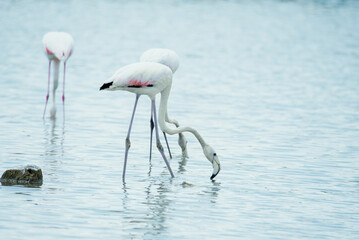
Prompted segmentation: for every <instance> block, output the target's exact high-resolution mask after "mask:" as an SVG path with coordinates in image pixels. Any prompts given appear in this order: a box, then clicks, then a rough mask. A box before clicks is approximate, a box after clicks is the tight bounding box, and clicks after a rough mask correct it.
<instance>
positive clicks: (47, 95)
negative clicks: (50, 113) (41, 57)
mask: <svg viewBox="0 0 359 240" xmlns="http://www.w3.org/2000/svg"><path fill="white" fill-rule="evenodd" d="M50 70H51V60H50V61H49V73H48V77H47V94H46V101H45V109H44V113H43V114H42V118H45V113H46V107H47V102H48V101H49V95H50V94H49V93H50Z"/></svg>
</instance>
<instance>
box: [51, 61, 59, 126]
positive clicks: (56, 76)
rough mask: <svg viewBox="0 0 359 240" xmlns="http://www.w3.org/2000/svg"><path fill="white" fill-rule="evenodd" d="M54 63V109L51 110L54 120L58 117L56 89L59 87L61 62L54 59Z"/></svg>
mask: <svg viewBox="0 0 359 240" xmlns="http://www.w3.org/2000/svg"><path fill="white" fill-rule="evenodd" d="M52 61H53V62H54V63H53V69H54V75H53V76H54V81H53V86H52V108H51V111H50V113H51V118H52V119H54V118H55V116H56V104H55V101H56V89H57V86H58V85H59V69H60V61H59V60H57V59H56V58H54V59H53V60H52Z"/></svg>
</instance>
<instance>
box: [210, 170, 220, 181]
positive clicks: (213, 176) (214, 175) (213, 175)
mask: <svg viewBox="0 0 359 240" xmlns="http://www.w3.org/2000/svg"><path fill="white" fill-rule="evenodd" d="M218 173H219V171H218V172H217V173H216V174H212V176H211V180H213V178H215V177H216V176H217V175H218Z"/></svg>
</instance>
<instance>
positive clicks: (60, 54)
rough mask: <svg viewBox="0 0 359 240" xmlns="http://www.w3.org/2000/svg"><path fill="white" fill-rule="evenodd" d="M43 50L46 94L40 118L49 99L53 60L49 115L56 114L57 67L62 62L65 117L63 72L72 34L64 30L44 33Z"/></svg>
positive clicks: (63, 95) (53, 116) (71, 42)
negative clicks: (52, 63)
mask: <svg viewBox="0 0 359 240" xmlns="http://www.w3.org/2000/svg"><path fill="white" fill-rule="evenodd" d="M42 43H43V48H44V52H45V54H46V56H47V58H48V59H49V72H48V80H47V95H46V102H45V109H44V113H43V116H42V118H44V117H45V113H46V106H47V102H48V100H49V90H50V69H51V62H54V75H53V78H54V82H53V91H52V100H53V101H52V103H53V105H52V108H51V111H50V116H51V118H52V119H54V118H55V116H56V106H55V93H56V89H57V86H58V83H59V68H60V62H61V61H63V62H64V74H63V85H62V87H63V88H62V106H63V111H64V117H65V72H66V61H67V60H68V58H69V57H70V56H71V54H72V50H73V45H74V39H73V38H72V36H71V35H70V34H68V33H65V32H48V33H46V34H45V35H44V37H43V39H42Z"/></svg>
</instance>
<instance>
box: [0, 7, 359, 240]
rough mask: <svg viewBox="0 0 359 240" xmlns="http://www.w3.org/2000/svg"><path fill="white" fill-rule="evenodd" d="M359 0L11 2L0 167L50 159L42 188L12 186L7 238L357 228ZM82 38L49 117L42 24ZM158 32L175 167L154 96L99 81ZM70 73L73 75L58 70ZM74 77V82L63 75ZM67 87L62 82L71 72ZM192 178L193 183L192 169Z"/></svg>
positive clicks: (0, 79)
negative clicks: (182, 129)
mask: <svg viewBox="0 0 359 240" xmlns="http://www.w3.org/2000/svg"><path fill="white" fill-rule="evenodd" d="M358 11H359V3H358V2H355V1H339V0H338V1H253V2H252V1H223V2H222V1H194V2H192V1H171V2H167V1H157V2H155V3H153V2H151V3H149V2H147V1H131V2H127V1H126V2H121V1H52V2H49V1H1V2H0V32H1V34H0V46H1V52H0V89H1V94H0V129H1V133H0V146H1V147H0V149H1V150H0V163H1V165H0V171H1V173H2V172H3V171H5V170H6V169H9V168H14V167H18V166H22V165H27V164H36V165H38V166H40V167H41V168H42V170H43V173H44V184H43V185H42V186H41V187H38V188H29V187H24V186H11V187H5V186H0V199H1V203H0V236H6V237H7V239H34V238H36V239H99V238H102V239H238V238H241V239H357V238H358V236H359V207H358V206H359V198H358V196H359V163H358V160H359V72H358V66H359V41H358V39H359V25H358V22H359V14H358ZM52 30H62V31H67V32H69V33H71V34H72V35H73V37H74V39H75V44H76V45H75V51H74V54H73V55H72V57H71V58H70V60H69V61H68V71H67V85H66V91H67V93H66V109H65V110H66V120H65V121H63V119H62V107H61V90H62V88H61V87H59V89H58V95H57V97H58V98H57V106H58V115H57V116H58V117H57V119H56V120H55V121H51V120H50V119H49V118H48V117H47V118H46V119H45V121H43V120H42V111H43V106H44V100H45V94H46V85H47V66H48V65H47V64H48V63H47V59H46V57H45V56H44V54H43V52H42V49H41V40H42V36H43V35H44V33H46V32H47V31H52ZM151 47H166V48H171V49H173V50H175V51H176V52H177V53H178V54H179V55H180V57H181V66H180V68H179V70H178V71H177V72H176V74H175V77H174V84H173V89H172V93H171V98H170V102H169V113H170V115H171V116H172V117H174V118H176V119H177V120H178V121H179V122H180V123H181V124H182V125H190V126H193V127H195V128H196V129H197V130H198V131H199V132H200V133H201V134H202V135H203V137H204V138H205V139H206V140H207V142H208V143H210V144H211V145H212V146H213V147H214V148H215V149H216V151H217V153H218V154H219V157H220V160H221V163H222V171H221V172H220V174H219V175H218V176H217V178H216V180H215V181H213V182H212V181H210V180H209V177H210V175H211V171H212V169H211V165H210V163H209V162H208V161H207V160H206V159H205V157H204V156H203V154H202V150H201V148H200V145H199V144H198V143H197V142H196V139H195V138H194V137H192V136H191V135H186V136H187V140H188V142H189V143H188V147H189V149H188V152H189V158H188V159H183V158H182V157H181V151H180V148H179V147H178V146H177V144H176V141H177V137H175V136H170V137H169V142H170V146H171V149H172V151H173V154H174V158H173V159H172V160H171V161H170V163H171V166H172V168H173V170H174V173H175V176H176V177H175V178H174V179H170V176H169V173H168V171H167V169H166V168H165V165H164V163H163V161H162V159H161V156H160V154H159V153H158V151H157V150H156V149H155V150H154V156H153V160H152V162H151V163H149V161H148V152H149V150H148V148H149V140H148V137H149V113H150V101H149V99H148V98H146V97H142V98H141V99H140V101H139V105H138V111H137V113H136V117H135V121H134V126H133V132H132V138H131V139H132V147H131V149H130V155H129V164H128V171H127V178H126V179H127V181H126V184H123V183H122V180H121V174H122V164H123V156H124V140H125V136H126V133H127V128H128V124H129V120H130V114H131V111H132V107H133V103H134V98H135V97H134V95H133V94H131V93H127V92H99V91H98V88H99V87H100V86H101V84H102V83H103V82H104V81H105V80H106V79H107V78H108V77H109V76H111V75H112V74H113V72H114V71H115V70H116V69H118V68H119V67H121V66H123V65H125V64H128V63H132V62H136V61H138V59H139V56H140V54H141V53H142V52H143V51H144V50H146V49H148V48H151ZM60 77H61V75H60ZM60 83H61V82H60ZM60 86H61V85H60ZM184 182H186V183H189V184H192V186H185V185H183V183H184Z"/></svg>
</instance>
